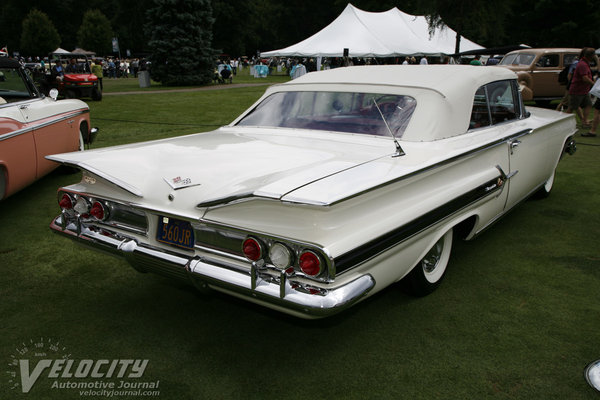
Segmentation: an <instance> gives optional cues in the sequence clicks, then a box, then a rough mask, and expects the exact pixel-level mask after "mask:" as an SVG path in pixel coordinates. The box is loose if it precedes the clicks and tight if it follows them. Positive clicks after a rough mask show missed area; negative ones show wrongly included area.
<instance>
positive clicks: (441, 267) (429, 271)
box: [403, 229, 453, 296]
mask: <svg viewBox="0 0 600 400" xmlns="http://www.w3.org/2000/svg"><path fill="white" fill-rule="evenodd" d="M452 238H453V230H452V229H450V230H449V231H448V232H446V233H445V234H444V236H442V237H441V238H440V239H439V240H438V241H437V242H436V243H435V244H434V245H433V247H432V248H431V249H429V251H428V252H427V254H425V256H424V257H423V258H422V259H421V261H419V263H418V264H417V265H416V266H415V267H414V268H413V270H412V271H410V273H409V274H408V275H407V276H406V277H405V278H404V279H403V282H404V285H405V288H406V289H407V290H408V292H409V293H410V294H412V295H414V296H426V295H428V294H429V293H431V292H433V291H434V290H435V289H436V288H437V287H438V286H439V285H440V282H441V281H442V278H443V277H444V275H445V273H446V267H447V266H448V261H449V260H450V252H451V250H452Z"/></svg>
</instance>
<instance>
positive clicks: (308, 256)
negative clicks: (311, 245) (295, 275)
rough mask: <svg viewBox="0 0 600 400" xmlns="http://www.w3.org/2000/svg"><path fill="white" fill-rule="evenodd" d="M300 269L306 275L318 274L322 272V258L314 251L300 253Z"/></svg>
mask: <svg viewBox="0 0 600 400" xmlns="http://www.w3.org/2000/svg"><path fill="white" fill-rule="evenodd" d="M299 261H300V262H299V264H300V269H301V270H302V272H304V273H305V274H306V275H309V276H317V275H319V274H320V273H321V259H320V258H319V256H318V255H316V254H315V253H313V252H312V251H308V250H307V251H305V252H303V253H302V254H301V255H300V260H299Z"/></svg>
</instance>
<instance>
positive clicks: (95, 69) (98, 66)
mask: <svg viewBox="0 0 600 400" xmlns="http://www.w3.org/2000/svg"><path fill="white" fill-rule="evenodd" d="M92 74H94V75H96V76H97V77H98V85H99V86H100V91H103V90H104V86H103V85H102V78H103V77H104V73H103V71H102V60H99V59H98V60H93V63H92Z"/></svg>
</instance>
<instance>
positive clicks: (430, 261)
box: [422, 237, 444, 274]
mask: <svg viewBox="0 0 600 400" xmlns="http://www.w3.org/2000/svg"><path fill="white" fill-rule="evenodd" d="M443 249H444V237H442V238H441V239H440V240H438V241H437V243H436V244H435V245H434V246H433V247H432V248H431V250H429V252H428V253H427V254H426V255H425V257H423V260H422V263H423V271H425V273H427V274H430V273H432V272H433V271H434V270H435V268H436V267H437V266H438V263H439V261H440V257H441V255H442V250H443Z"/></svg>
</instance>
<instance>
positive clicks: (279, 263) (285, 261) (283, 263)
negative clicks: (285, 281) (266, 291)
mask: <svg viewBox="0 0 600 400" xmlns="http://www.w3.org/2000/svg"><path fill="white" fill-rule="evenodd" d="M269 259H271V263H272V264H273V265H274V266H275V268H279V269H286V268H287V267H289V266H290V264H291V263H292V252H291V251H290V249H288V248H287V247H286V246H285V245H283V244H281V243H275V244H274V245H273V246H271V248H270V249H269Z"/></svg>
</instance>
